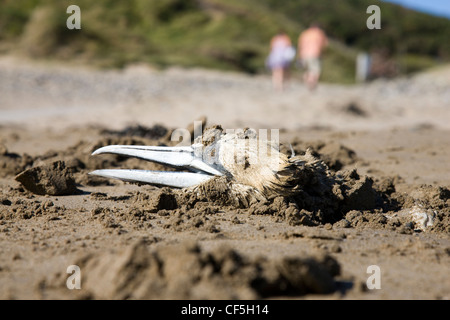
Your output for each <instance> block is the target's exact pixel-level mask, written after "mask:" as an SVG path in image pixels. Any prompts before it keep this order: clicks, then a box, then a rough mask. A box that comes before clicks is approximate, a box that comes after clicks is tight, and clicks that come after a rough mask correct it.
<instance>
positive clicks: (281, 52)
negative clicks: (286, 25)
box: [266, 31, 295, 91]
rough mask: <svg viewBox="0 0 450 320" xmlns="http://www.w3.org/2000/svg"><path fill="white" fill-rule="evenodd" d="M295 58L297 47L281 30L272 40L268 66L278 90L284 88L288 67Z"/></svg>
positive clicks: (274, 85)
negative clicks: (295, 47)
mask: <svg viewBox="0 0 450 320" xmlns="http://www.w3.org/2000/svg"><path fill="white" fill-rule="evenodd" d="M294 58H295V49H294V47H293V46H292V42H291V39H290V38H289V36H288V35H287V34H286V33H284V32H283V31H280V32H279V33H278V34H277V35H276V36H274V37H273V38H272V40H271V41H270V54H269V57H268V58H267V61H266V63H267V67H268V68H269V69H270V70H271V71H272V84H273V87H274V88H275V89H276V90H277V91H283V90H284V82H285V80H286V77H287V72H288V67H289V65H290V63H291V62H292V60H294Z"/></svg>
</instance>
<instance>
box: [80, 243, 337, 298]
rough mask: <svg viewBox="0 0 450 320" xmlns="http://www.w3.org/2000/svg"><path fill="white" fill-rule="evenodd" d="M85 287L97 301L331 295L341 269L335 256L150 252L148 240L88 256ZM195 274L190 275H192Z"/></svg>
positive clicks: (224, 250)
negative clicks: (275, 257)
mask: <svg viewBox="0 0 450 320" xmlns="http://www.w3.org/2000/svg"><path fill="white" fill-rule="evenodd" d="M77 264H78V265H80V267H81V268H82V269H83V270H88V271H87V273H86V274H85V275H84V284H85V289H86V290H87V291H88V292H89V293H85V294H90V295H91V298H95V299H209V298H210V297H212V296H213V297H215V298H216V299H259V298H267V297H276V296H288V295H296V296H298V295H304V294H308V293H315V294H328V293H332V292H334V291H335V290H336V288H337V286H336V283H335V280H334V277H335V276H337V275H339V273H340V266H339V264H338V263H337V261H336V260H335V259H333V258H332V257H331V256H329V255H326V254H323V255H319V256H318V257H283V258H281V259H277V260H275V261H269V260H267V259H265V258H264V257H256V258H251V257H248V256H245V255H242V254H239V253H238V252H236V251H235V250H233V249H231V248H228V247H219V248H218V249H216V250H213V251H210V252H207V251H205V250H203V249H202V248H201V247H200V246H199V245H198V244H196V243H195V242H191V243H187V244H182V245H167V246H163V247H158V248H157V249H155V250H153V251H149V250H148V248H147V246H146V243H145V241H140V242H138V243H136V244H134V245H131V246H129V247H128V248H126V249H125V250H122V251H121V252H120V251H119V252H109V253H104V254H102V255H100V256H89V255H88V256H85V257H82V258H80V260H79V262H78V263H77ZM186 270H189V272H186Z"/></svg>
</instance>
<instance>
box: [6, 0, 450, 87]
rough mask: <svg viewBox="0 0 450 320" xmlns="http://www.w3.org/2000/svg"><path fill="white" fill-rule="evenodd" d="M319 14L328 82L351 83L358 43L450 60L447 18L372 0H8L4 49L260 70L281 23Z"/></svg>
mask: <svg viewBox="0 0 450 320" xmlns="http://www.w3.org/2000/svg"><path fill="white" fill-rule="evenodd" d="M71 4H76V5H78V6H79V7H80V8H81V27H82V29H81V30H69V29H67V28H66V19H67V18H68V17H69V14H67V13H66V9H67V7H68V6H69V5H71ZM370 4H377V5H379V6H380V7H381V13H382V29H381V30H368V29H367V28H366V20H367V18H368V16H369V15H368V14H367V13H366V9H367V7H368V6H369V5H370ZM312 21H318V22H319V23H320V24H321V25H322V27H323V28H324V29H325V31H326V32H327V34H328V35H329V36H330V38H331V39H332V41H331V44H330V46H329V47H328V49H327V51H326V53H325V55H324V66H325V68H324V74H323V79H324V80H325V81H329V82H340V83H351V82H352V81H353V79H354V64H355V63H354V61H355V57H356V55H357V53H358V52H359V51H361V50H364V51H369V52H372V51H373V52H376V51H382V52H384V53H385V55H386V56H385V58H386V59H391V60H393V61H394V62H395V63H396V64H397V65H398V70H400V71H401V72H403V73H408V72H416V71H419V70H422V69H423V68H428V67H432V66H435V65H436V64H437V63H438V62H448V61H450V44H449V41H448V34H450V20H448V19H443V18H437V17H431V16H428V15H425V14H420V13H416V12H413V11H409V10H406V9H403V8H401V7H398V6H395V5H392V4H389V3H384V2H379V1H375V0H346V1H328V0H283V1H279V0H244V1H243V0H128V1H113V0H97V1H91V0H75V1H74V0H70V1H68V0H21V1H15V0H3V1H2V2H1V3H0V51H1V52H3V53H6V52H14V51H19V52H23V53H26V54H28V55H30V56H32V57H36V58H48V59H55V58H56V59H59V60H81V61H86V62H89V63H93V64H95V65H97V66H102V67H122V66H124V65H126V64H128V63H132V62H138V61H142V62H147V63H150V64H153V65H155V66H159V67H165V66H169V65H180V66H185V67H191V66H200V67H206V68H216V69H222V70H238V71H244V72H247V73H262V72H265V71H266V70H265V66H264V61H265V58H266V56H267V54H268V49H269V48H268V44H269V41H270V39H271V37H272V36H273V35H274V34H275V33H276V32H277V31H278V30H280V29H283V30H285V31H286V32H287V33H288V34H289V35H290V36H291V38H292V40H293V42H294V43H296V42H297V38H298V35H299V33H300V32H301V31H302V30H303V29H304V28H305V27H306V26H308V25H309V23H311V22H312Z"/></svg>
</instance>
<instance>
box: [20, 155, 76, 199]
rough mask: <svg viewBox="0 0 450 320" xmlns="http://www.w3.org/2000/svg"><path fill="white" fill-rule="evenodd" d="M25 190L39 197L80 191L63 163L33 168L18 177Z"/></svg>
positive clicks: (58, 162)
mask: <svg viewBox="0 0 450 320" xmlns="http://www.w3.org/2000/svg"><path fill="white" fill-rule="evenodd" d="M16 180H17V181H19V182H20V183H21V184H22V185H23V186H24V187H25V189H27V190H28V191H30V192H32V193H35V194H39V195H51V196H60V195H69V194H74V193H77V192H78V191H79V190H78V189H77V186H76V184H75V180H74V179H73V177H72V174H71V172H70V170H69V169H68V168H67V167H66V165H65V163H64V162H63V161H55V162H52V163H50V164H46V165H42V166H38V167H33V168H30V169H27V170H25V171H23V172H21V173H20V174H19V175H17V176H16Z"/></svg>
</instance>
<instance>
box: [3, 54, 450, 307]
mask: <svg viewBox="0 0 450 320" xmlns="http://www.w3.org/2000/svg"><path fill="white" fill-rule="evenodd" d="M293 74H294V77H293V78H292V79H291V80H290V81H289V83H288V86H287V89H286V90H285V92H283V93H279V92H275V91H274V90H273V89H272V87H271V80H270V76H269V75H259V76H250V75H244V74H239V73H231V72H226V73H225V72H218V71H210V70H200V69H186V70H185V69H180V68H170V69H167V70H164V71H161V70H156V69H153V68H151V67H150V66H147V65H140V64H139V65H132V66H129V67H127V68H125V69H123V70H96V69H91V68H88V67H85V66H77V65H70V64H66V65H61V64H55V63H46V62H31V61H28V60H24V59H19V58H13V57H10V56H7V57H1V58H0V186H1V187H0V243H1V245H0V298H2V299H261V298H267V299H361V300H366V299H426V300H428V299H430V300H435V299H449V298H450V283H449V277H448V266H449V265H450V237H449V234H450V161H449V159H450V90H448V88H449V87H450V68H442V69H439V70H432V71H429V72H427V73H423V74H417V75H415V76H412V77H409V78H401V79H395V80H382V79H380V80H376V81H373V82H370V83H366V84H359V85H348V86H346V85H335V84H325V83H322V84H320V85H319V87H318V89H317V90H316V91H315V92H310V91H309V90H307V88H306V87H305V86H304V85H303V84H302V83H301V81H300V80H299V76H298V71H294V72H293ZM200 119H203V121H204V122H205V123H204V127H208V126H212V125H221V126H222V127H223V128H224V129H244V128H254V129H256V130H259V129H266V130H269V131H270V130H276V132H278V133H279V139H280V142H281V143H282V149H281V150H282V151H285V152H287V153H289V152H290V149H289V145H291V146H292V148H293V149H294V151H295V152H296V153H300V154H301V153H302V152H305V150H306V149H307V148H308V147H309V148H311V149H312V150H313V151H314V154H315V155H316V156H317V157H318V158H320V159H321V160H323V161H324V163H325V164H326V165H327V168H328V170H329V174H330V176H332V177H334V178H335V177H339V179H341V180H342V181H341V180H339V181H341V182H335V184H334V185H330V190H333V191H330V194H329V195H323V196H322V197H324V198H321V197H320V196H318V195H313V193H312V192H308V190H306V191H305V194H304V197H303V198H302V199H295V201H294V200H292V199H284V198H283V197H276V198H274V199H269V200H267V201H266V202H258V203H253V204H252V205H249V206H242V205H233V204H230V203H227V202H223V201H222V199H219V197H218V198H217V199H216V198H214V197H213V196H211V197H209V196H207V197H205V198H199V197H198V198H195V197H194V196H191V197H189V196H186V195H184V193H182V190H177V189H171V188H159V187H155V186H150V185H138V184H132V183H125V182H121V181H116V180H110V179H102V178H97V177H92V176H89V175H88V173H89V172H91V171H93V170H96V169H106V168H123V169H125V168H128V169H138V168H142V169H156V170H161V169H163V168H162V167H161V166H160V165H155V164H152V163H147V162H145V161H141V160H137V159H124V158H123V157H122V158H121V157H117V156H113V155H102V156H95V157H93V156H91V153H92V152H93V151H94V150H95V149H96V148H99V147H101V146H104V145H108V144H146V145H175V144H177V143H178V141H173V140H172V139H171V138H172V135H171V134H172V132H173V131H174V130H176V129H179V128H189V127H191V130H192V126H193V124H194V121H197V120H200ZM203 129H204V128H203ZM185 142H186V143H189V141H185ZM27 170H28V171H27ZM30 170H31V172H30ZM24 172H25V178H23V179H24V180H22V181H27V182H29V183H31V184H33V183H34V186H31V187H30V186H29V185H26V183H24V182H20V181H18V179H17V177H18V175H20V174H23V173H24ZM32 175H35V176H36V175H37V180H34V181H33V179H32V178H31V176H32ZM52 179H53V180H52ZM57 179H62V180H63V182H64V186H63V187H61V185H59V187H60V188H59V189H58V188H56V189H55V190H54V189H52V188H53V186H49V185H50V184H51V183H52V182H53V181H54V180H57ZM19 180H20V178H19ZM30 181H31V182H30ZM58 181H59V180H58ZM336 181H338V179H337V178H336ZM41 182H42V184H43V185H39V183H41ZM45 183H47V184H45ZM37 185H38V186H37ZM33 188H34V189H33ZM336 188H339V190H340V191H339V192H341V193H342V195H340V196H338V193H337V191H336V190H335V189H336ZM326 197H328V198H326ZM194 198H195V199H194ZM219 200H220V201H219ZM322 200H323V201H322ZM221 201H222V202H221ZM302 201H303V202H302ZM322 206H323V207H322ZM424 219H425V220H426V221H425V220H424ZM71 265H76V266H79V268H80V270H81V288H80V289H73V290H71V289H69V288H68V286H67V279H68V278H69V277H70V275H71V274H70V273H67V268H68V267H69V266H71ZM370 266H377V267H378V268H379V269H377V270H380V271H381V276H380V277H379V278H378V280H377V281H378V282H379V284H380V288H379V289H377V288H371V287H370V285H368V279H369V278H370V276H371V275H372V271H370V270H372V269H370V268H369V267H370ZM368 268H369V269H368ZM368 270H369V271H368Z"/></svg>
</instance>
